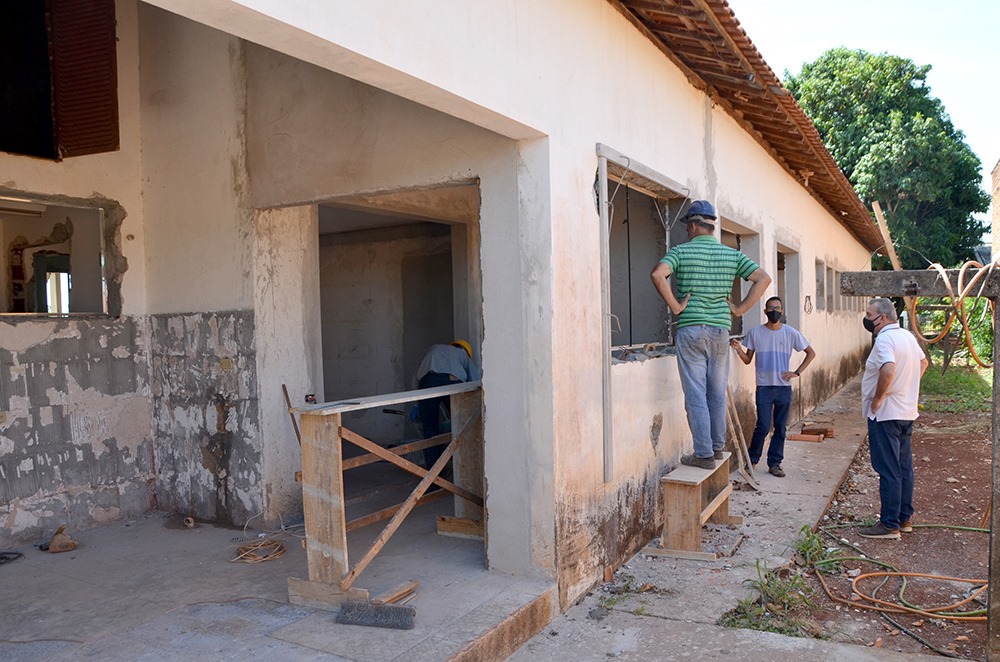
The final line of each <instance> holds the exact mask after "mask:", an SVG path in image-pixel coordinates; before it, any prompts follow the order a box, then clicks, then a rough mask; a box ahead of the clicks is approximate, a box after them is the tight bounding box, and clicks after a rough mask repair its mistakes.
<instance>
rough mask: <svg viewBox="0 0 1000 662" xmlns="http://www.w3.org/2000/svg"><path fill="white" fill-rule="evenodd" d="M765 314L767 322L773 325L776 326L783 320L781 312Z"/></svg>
mask: <svg viewBox="0 0 1000 662" xmlns="http://www.w3.org/2000/svg"><path fill="white" fill-rule="evenodd" d="M764 314H765V315H767V321H768V322H770V323H771V324H775V323H776V322H778V321H779V320H781V311H780V310H768V311H766V312H765V313H764Z"/></svg>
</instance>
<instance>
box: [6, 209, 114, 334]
mask: <svg viewBox="0 0 1000 662" xmlns="http://www.w3.org/2000/svg"><path fill="white" fill-rule="evenodd" d="M104 216H105V213H104V209H103V208H99V207H98V208H82V207H67V206H63V205H62V204H60V205H54V204H47V203H46V202H44V201H42V200H40V199H31V198H14V197H0V314H11V313H21V314H34V315H68V314H74V313H90V314H93V313H98V314H103V313H107V312H108V311H109V303H108V292H109V284H108V280H107V278H106V275H105V257H106V256H105V246H104V239H105V237H104V227H105V223H104Z"/></svg>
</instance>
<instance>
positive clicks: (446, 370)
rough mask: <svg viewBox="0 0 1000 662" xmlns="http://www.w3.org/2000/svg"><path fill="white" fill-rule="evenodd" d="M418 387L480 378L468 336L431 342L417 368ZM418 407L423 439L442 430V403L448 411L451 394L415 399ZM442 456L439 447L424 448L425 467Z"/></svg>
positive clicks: (449, 409) (472, 380) (433, 435)
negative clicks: (448, 343)
mask: <svg viewBox="0 0 1000 662" xmlns="http://www.w3.org/2000/svg"><path fill="white" fill-rule="evenodd" d="M415 376H416V379H417V387H418V388H434V387H435V386H446V385H448V384H452V383H455V382H474V381H476V380H478V379H479V370H478V368H476V364H475V363H473V362H472V345H470V344H469V342H468V341H467V340H456V341H454V342H453V343H451V344H450V345H431V346H430V347H429V348H427V351H426V352H425V353H424V358H423V360H422V361H421V362H420V367H419V368H417V374H416V375H415ZM417 404H418V406H419V408H420V427H421V429H422V430H423V433H424V439H430V438H431V437H436V436H437V435H439V434H441V432H442V430H441V407H444V409H445V411H446V412H448V414H449V416H450V415H451V398H450V397H449V396H441V397H438V398H427V399H425V400H421V401H420V402H419V403H417ZM439 457H441V447H440V446H434V447H431V448H427V449H425V450H424V460H425V462H426V464H427V467H428V468H430V467H431V466H433V464H434V462H436V461H437V459H438V458H439Z"/></svg>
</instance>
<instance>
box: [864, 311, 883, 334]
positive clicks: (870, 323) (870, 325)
mask: <svg viewBox="0 0 1000 662" xmlns="http://www.w3.org/2000/svg"><path fill="white" fill-rule="evenodd" d="M879 317H882V316H881V315H879V316H878V317H876V318H875V320H877V319H878V318H879ZM875 320H870V319H868V318H867V317H866V318H864V319H863V320H861V323H862V324H864V325H865V329H866V330H867V331H868V333H875Z"/></svg>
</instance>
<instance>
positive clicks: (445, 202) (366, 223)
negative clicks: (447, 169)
mask: <svg viewBox="0 0 1000 662" xmlns="http://www.w3.org/2000/svg"><path fill="white" fill-rule="evenodd" d="M478 223H479V185H478V182H463V183H461V184H457V185H448V186H440V187H435V188H430V189H418V190H408V191H402V192H398V191H397V192H392V193H382V194H368V195H363V196H352V197H349V198H338V199H336V200H331V201H327V202H324V203H321V204H320V205H319V237H318V239H319V271H320V273H319V285H320V322H321V342H322V365H323V384H324V386H323V392H322V393H319V394H317V398H318V399H319V400H320V401H322V402H326V403H335V402H343V401H347V400H352V401H353V400H358V399H359V398H366V397H373V396H385V395H389V394H397V393H403V392H406V391H412V390H415V389H417V387H418V386H417V381H418V375H417V371H418V368H419V367H420V365H421V361H422V359H423V357H424V353H425V352H426V351H427V349H428V348H429V347H431V346H432V345H449V344H450V343H452V342H454V341H456V340H464V341H466V342H467V343H468V345H469V348H470V350H471V351H470V352H469V354H470V355H471V356H470V358H471V360H472V362H473V364H475V365H476V366H477V368H478V367H479V366H480V365H481V364H480V351H479V348H480V346H481V338H482V294H481V287H480V282H481V279H480V267H479V227H478ZM461 351H465V350H461ZM463 381H464V380H463ZM445 403H447V400H445ZM419 411H420V408H419V406H418V404H417V401H412V402H409V401H402V402H396V403H394V404H391V405H386V406H375V407H369V408H365V409H360V410H353V411H347V412H344V413H343V415H342V416H343V418H342V425H343V427H344V428H345V429H349V430H350V431H351V432H352V433H356V434H358V435H361V436H362V437H365V438H366V439H368V440H370V441H372V442H374V443H375V444H377V445H379V446H382V447H383V448H389V449H392V448H395V447H397V446H402V445H406V444H412V443H414V442H418V441H421V440H422V439H423V438H424V437H425V436H427V435H426V434H424V429H423V427H422V426H421V424H420V420H419V413H418V412H419ZM425 411H426V408H425ZM448 413H449V412H448V410H447V409H446V408H444V407H442V413H441V418H442V429H441V430H440V432H441V433H448V432H450V431H452V430H450V429H449V427H448V424H449V420H448ZM457 431H458V430H457V429H455V430H454V432H457ZM462 452H463V451H462V450H461V448H460V450H459V453H462ZM365 454H366V451H364V450H362V449H361V448H358V447H357V446H356V445H354V444H351V443H344V445H343V457H344V459H345V462H346V461H347V460H349V459H350V458H355V457H359V456H361V455H365ZM403 457H404V458H405V459H406V460H409V461H410V462H413V463H415V464H418V465H423V466H425V467H427V466H429V465H430V464H431V463H432V462H433V457H434V454H433V453H432V452H431V453H428V450H427V449H422V450H417V451H414V452H409V453H407V454H405V455H404V456H403ZM465 461H466V458H465V456H462V457H461V458H460V462H461V463H463V464H464V463H465ZM456 462H459V460H456ZM458 466H459V465H458V464H456V471H455V478H454V480H455V481H456V482H460V481H459V474H460V473H461V472H459V471H458ZM352 467H353V468H351V470H349V471H345V472H344V476H343V481H344V482H343V484H344V498H345V502H346V504H347V509H348V510H349V511H351V510H353V512H352V513H349V514H348V518H351V517H355V516H357V517H361V516H365V515H368V514H370V513H372V512H374V511H377V510H379V509H384V508H389V507H391V506H392V504H396V503H398V502H400V501H402V500H403V499H404V498H405V497H406V495H408V494H409V493H410V491H411V490H412V489H413V488H414V486H415V485H416V484H417V483H418V482H419V481H420V478H419V477H418V476H416V475H414V474H413V473H409V472H407V471H405V470H403V469H401V468H399V467H397V466H395V465H393V464H391V463H388V462H373V463H364V464H358V465H357V466H356V467H354V465H353V464H352ZM478 467H479V470H480V473H481V470H482V465H481V462H480V463H479V465H478ZM448 475H450V472H449V473H448ZM443 476H444V474H443ZM445 477H447V476H445ZM461 477H462V479H463V480H469V476H468V475H467V474H465V475H462V476H461ZM475 483H476V481H475V480H472V484H466V485H465V487H468V489H469V490H470V491H471V492H473V493H474V494H478V495H482V490H481V488H480V489H477V487H478V486H477V485H475ZM447 503H448V502H447V501H445V502H442V504H444V505H439V506H433V507H434V508H445V509H447V508H448V506H447ZM450 514H452V515H459V514H462V515H468V508H467V506H466V504H465V503H464V502H462V501H461V500H460V499H458V500H456V501H455V508H454V512H452V513H450ZM480 519H482V516H481V511H480ZM373 528H377V527H373Z"/></svg>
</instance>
